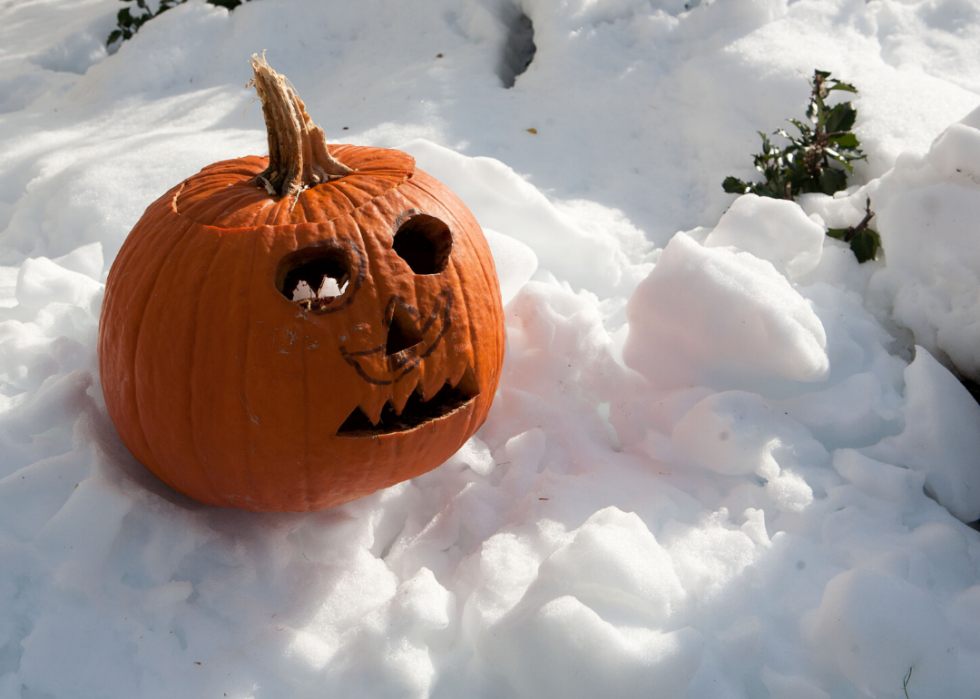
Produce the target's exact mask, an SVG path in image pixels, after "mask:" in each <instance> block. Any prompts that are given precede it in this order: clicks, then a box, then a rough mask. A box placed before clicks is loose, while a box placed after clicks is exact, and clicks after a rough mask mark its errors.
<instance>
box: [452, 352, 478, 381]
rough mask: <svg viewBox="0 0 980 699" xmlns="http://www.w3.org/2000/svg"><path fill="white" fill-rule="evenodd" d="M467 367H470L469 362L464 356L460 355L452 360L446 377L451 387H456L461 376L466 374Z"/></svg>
mask: <svg viewBox="0 0 980 699" xmlns="http://www.w3.org/2000/svg"><path fill="white" fill-rule="evenodd" d="M469 368H470V364H469V362H467V361H466V358H465V357H460V358H459V359H457V360H456V361H455V362H453V366H452V368H451V369H450V370H449V378H448V379H447V381H448V382H449V385H450V386H452V387H453V388H456V386H457V385H458V384H459V382H460V380H461V379H462V378H463V375H464V374H466V370H467V369H469ZM471 373H472V370H471ZM474 380H475V377H474Z"/></svg>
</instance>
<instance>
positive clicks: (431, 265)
mask: <svg viewBox="0 0 980 699" xmlns="http://www.w3.org/2000/svg"><path fill="white" fill-rule="evenodd" d="M391 247H392V249H393V250H394V251H395V252H396V253H397V254H398V256H399V257H401V258H402V259H403V260H405V262H407V263H408V266H409V267H411V268H412V271H413V272H414V273H415V274H439V273H440V272H442V271H443V270H444V269H446V265H447V264H449V255H450V253H452V251H453V234H452V232H450V230H449V226H447V225H446V224H445V223H444V222H442V221H440V220H439V219H437V218H436V217H435V216H429V215H428V214H415V215H414V216H412V217H411V218H408V219H406V220H405V222H404V223H402V224H401V225H400V226H399V227H398V230H397V231H396V232H395V240H394V242H393V244H392V246H391Z"/></svg>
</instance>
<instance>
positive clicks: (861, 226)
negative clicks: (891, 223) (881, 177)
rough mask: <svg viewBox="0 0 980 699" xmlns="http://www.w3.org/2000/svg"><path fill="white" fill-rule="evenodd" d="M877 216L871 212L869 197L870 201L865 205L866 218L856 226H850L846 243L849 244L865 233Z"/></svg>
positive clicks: (845, 236)
mask: <svg viewBox="0 0 980 699" xmlns="http://www.w3.org/2000/svg"><path fill="white" fill-rule="evenodd" d="M874 216H875V213H874V211H872V210H871V197H868V201H867V202H866V203H865V205H864V218H862V219H861V222H860V223H858V225H856V226H848V228H847V233H845V234H844V238H843V240H844V242H845V243H849V242H851V240H852V239H853V238H854V236H855V235H857V234H858V233H860V232H861V231H863V230H864V229H865V228H867V227H868V224H869V223H871V219H873V218H874Z"/></svg>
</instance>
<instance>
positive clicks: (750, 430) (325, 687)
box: [0, 0, 980, 699]
mask: <svg viewBox="0 0 980 699" xmlns="http://www.w3.org/2000/svg"><path fill="white" fill-rule="evenodd" d="M694 5H695V6H694V7H691V8H689V7H688V6H687V5H685V4H684V3H682V2H680V1H679V0H677V1H675V0H665V1H663V2H659V1H658V2H653V3H649V2H640V1H639V0H616V1H614V2H603V3H594V2H584V1H583V2H561V3H558V2H553V1H551V0H524V2H522V3H519V4H512V3H509V2H504V1H503V0H467V1H466V2H463V3H459V2H449V0H432V2H428V3H425V4H424V5H411V6H410V5H408V4H404V3H403V4H399V3H390V2H386V1H384V0H376V1H372V2H364V3H353V4H346V5H343V6H340V5H337V6H330V7H328V6H326V5H324V4H323V3H317V2H315V1H314V0H292V1H291V2H284V1H279V0H253V1H252V2H249V3H246V4H244V5H242V6H240V7H239V8H238V9H236V10H235V11H234V12H233V13H230V14H229V13H228V12H227V11H226V10H223V9H221V8H216V7H214V6H210V5H206V4H204V3H201V2H197V1H192V2H188V3H187V4H185V5H182V6H180V7H178V8H175V9H173V10H170V11H168V12H167V13H166V14H164V15H162V16H161V17H159V18H157V19H155V20H153V21H152V22H150V23H149V24H147V25H145V26H144V27H143V29H141V31H140V32H139V34H138V35H137V37H136V38H135V39H134V40H132V41H129V42H126V43H124V44H123V45H122V47H121V48H120V49H119V51H118V53H116V54H114V55H112V56H108V55H107V53H106V52H105V50H104V47H103V46H102V44H101V38H102V37H103V36H104V35H106V34H107V33H108V31H109V29H110V28H111V26H112V25H113V23H114V14H115V12H116V11H117V10H118V9H119V7H118V3H117V2H115V0H91V1H86V2H72V3H69V2H66V1H59V2H51V3H46V4H37V3H27V4H25V3H19V4H15V5H12V6H10V7H4V8H3V9H0V18H2V20H3V21H0V36H2V37H3V38H4V39H5V41H4V42H0V45H2V46H3V47H4V48H3V53H2V54H0V60H2V61H3V62H4V71H3V76H4V77H3V78H2V79H0V120H2V123H3V126H4V129H3V131H2V134H3V135H2V136H0V454H2V456H0V697H2V698H3V699H6V698H7V697H55V698H57V699H62V698H64V699H69V698H70V699H83V698H86V697H93V698H94V697H100V698H102V697H110V698H116V697H119V698H120V699H121V698H123V697H125V698H126V699H131V698H132V697H147V698H150V697H205V696H216V697H221V696H228V697H234V698H236V699H245V698H246V697H252V698H256V697H297V698H299V697H322V696H324V695H329V696H334V695H336V696H364V697H459V696H474V697H535V698H538V697H559V696H561V697H593V696H597V695H600V694H603V695H605V694H609V695H616V696H623V697H632V696H651V694H653V695H656V696H663V697H679V698H680V697H685V698H687V699H701V698H704V699H707V698H709V697H710V698H711V699H715V698H732V699H734V698H740V697H766V696H769V697H773V698H774V699H800V698H801V697H802V698H806V699H827V698H829V697H834V698H835V699H837V698H841V699H851V698H854V699H856V698H857V697H864V696H873V697H896V696H900V695H901V694H902V693H903V686H902V685H903V678H905V677H906V676H908V672H909V668H912V675H911V677H910V679H909V684H908V692H909V696H912V697H932V696H936V697H940V696H941V697H951V698H957V699H958V698H962V699H972V698H973V697H974V696H975V695H976V687H977V686H980V631H978V629H980V624H978V623H977V620H978V619H980V538H978V535H977V532H976V530H974V529H972V528H970V527H968V526H966V525H965V524H964V523H963V522H964V521H970V520H974V519H976V518H977V517H980V482H978V478H980V476H978V475H977V474H978V473H980V470H978V468H977V465H976V458H977V457H976V455H977V454H978V453H980V444H977V439H978V434H980V412H978V411H980V408H978V407H977V406H976V404H975V403H974V402H972V399H971V398H970V396H969V395H968V393H967V392H966V391H965V389H963V388H962V386H961V385H960V384H959V383H958V382H957V381H956V380H955V378H954V377H953V375H952V374H951V373H950V372H949V370H948V369H947V368H946V367H955V368H956V370H957V371H959V372H960V373H962V374H965V375H970V376H974V375H975V374H976V372H977V368H976V367H977V366H978V364H977V359H976V358H977V356H978V353H977V351H976V350H974V349H972V348H973V347H977V346H980V345H977V343H976V342H974V340H973V335H972V334H971V333H973V332H974V326H975V325H977V324H976V323H974V322H973V321H974V316H975V314H976V289H977V263H978V262H977V261H978V260H980V252H978V250H980V247H978V245H977V244H976V242H975V240H974V236H972V235H970V233H971V230H972V229H971V225H973V224H972V222H973V221H974V220H975V219H976V215H975V214H976V213H977V206H978V204H977V202H978V201H980V194H978V192H977V186H976V182H975V181H974V180H975V179H976V178H975V177H974V175H975V170H976V165H975V164H976V162H977V152H978V151H977V149H978V148H980V140H978V137H977V129H978V128H980V123H978V117H977V113H976V112H974V113H973V114H972V115H971V116H969V117H967V118H966V119H965V120H963V121H962V122H958V120H960V119H961V117H962V115H963V114H965V113H967V112H969V111H970V110H971V109H973V108H975V107H976V103H977V102H978V98H977V92H978V91H980V85H978V84H977V82H976V77H975V76H974V75H972V74H971V73H970V70H969V67H970V66H974V65H976V58H977V56H976V52H977V46H980V41H977V39H978V34H980V14H978V13H977V12H975V11H974V9H973V8H972V7H970V6H967V5H965V4H963V3H960V2H954V1H952V0H949V1H945V2H937V1H933V0H922V1H920V2H906V3H902V2H897V0H875V2H871V3H853V2H845V1H844V0H831V1H829V2H817V1H816V0H799V1H797V2H793V3H788V2H784V1H783V0H765V1H762V2H759V1H756V0H731V1H730V2H714V3H713V2H708V1H706V0H705V1H704V2H701V3H694ZM520 12H524V13H526V15H527V17H528V18H530V20H531V21H532V22H533V26H534V42H535V45H536V48H537V51H536V53H535V55H534V60H533V61H532V63H531V65H530V66H529V68H528V70H527V72H525V73H524V74H522V75H520V76H518V77H517V79H516V83H515V85H514V87H513V88H511V89H504V88H503V87H502V84H501V81H502V77H501V75H500V71H501V68H500V66H501V65H502V63H504V62H506V61H505V60H504V59H505V58H506V55H505V54H506V51H507V50H508V49H507V46H508V42H509V41H511V40H516V39H514V36H513V34H514V32H513V29H512V27H513V23H514V19H515V17H517V16H519V15H520ZM262 48H268V49H269V53H268V56H269V59H270V61H271V62H272V63H273V65H275V66H276V67H277V69H281V70H282V71H283V72H285V73H286V74H287V75H289V76H290V78H291V80H292V81H293V82H294V84H295V85H296V86H297V88H298V90H299V91H300V93H301V94H303V95H304V97H305V98H306V100H307V103H308V105H309V108H310V110H311V112H312V113H313V114H314V115H315V117H316V119H317V120H318V122H319V123H321V124H322V125H323V126H324V128H325V130H326V132H327V134H328V137H329V138H331V139H336V140H341V139H342V140H345V141H351V142H355V143H367V144H372V145H382V146H397V145H401V146H402V147H404V148H405V150H407V151H408V152H410V153H412V154H413V155H414V156H415V157H416V158H417V160H418V162H419V164H420V166H421V167H422V168H423V169H425V170H427V171H428V172H430V173H432V174H433V175H435V176H436V177H439V178H440V179H442V180H443V181H445V182H446V183H447V184H448V185H450V186H451V187H452V188H453V189H454V190H455V191H456V192H458V193H459V194H460V196H461V197H462V198H463V199H464V201H465V202H466V203H467V204H468V205H469V206H470V207H471V208H472V209H473V211H474V213H475V214H476V215H477V217H478V219H479V220H480V221H481V223H482V224H483V225H484V226H485V227H486V228H487V236H488V240H489V242H490V246H491V249H492V251H493V254H494V257H495V260H496V263H497V266H498V270H499V272H500V276H501V286H502V291H503V294H504V300H505V302H506V304H507V306H506V315H507V317H506V324H507V341H508V345H507V358H506V363H505V366H504V373H503V376H502V378H501V383H500V389H499V393H498V395H497V397H496V400H495V403H494V407H493V410H492V411H491V413H490V417H489V419H488V421H487V423H486V424H485V425H484V427H483V428H482V429H481V431H480V432H479V433H478V435H477V436H476V437H474V438H473V439H471V440H470V441H469V442H468V443H467V444H466V445H465V446H464V447H463V449H461V450H460V451H459V452H458V453H457V454H456V455H455V456H453V457H452V458H451V459H450V460H449V461H448V462H447V463H445V464H444V465H443V466H441V467H440V468H438V469H436V470H435V471H432V472H430V473H428V474H425V475H424V476H422V477H419V478H417V479H414V480H412V481H410V482H407V483H402V484H399V485H397V486H395V487H392V488H389V489H387V490H385V491H380V492H378V493H375V494H373V495H371V496H369V497H367V498H364V499H362V500H360V501H357V502H353V503H349V504H347V505H345V506H343V507H339V508H335V509H332V510H327V511H324V512H319V513H310V514H305V515H292V514H254V513H246V512H239V511H234V510H223V509H214V508H208V507H203V506H201V505H199V504H197V503H194V502H191V501H189V500H187V499H186V498H183V497H182V496H180V495H178V494H176V493H175V492H173V491H171V490H170V489H168V488H167V487H166V486H164V485H163V484H161V483H160V482H159V481H157V480H156V479H155V478H153V477H152V476H150V475H149V474H148V473H147V472H146V471H145V470H144V469H142V467H141V466H140V465H139V464H138V463H136V462H135V460H134V459H133V458H132V456H131V455H130V454H129V453H128V452H127V451H126V450H125V448H124V447H123V445H122V444H121V443H120V441H119V439H118V437H117V436H116V434H115V431H114V429H113V427H112V425H111V423H110V422H109V421H108V418H107V416H106V412H105V409H104V405H103V402H102V397H101V393H100V390H99V382H98V377H97V368H96V367H97V362H96V357H95V338H96V328H97V320H98V314H99V307H100V303H101V296H102V284H103V282H104V279H105V275H106V272H107V269H108V267H109V265H111V263H112V260H113V259H114V257H115V254H116V251H117V250H118V248H119V245H120V244H121V242H122V240H123V239H124V237H125V235H126V233H127V232H128V230H129V229H130V227H131V226H132V225H133V223H134V222H135V221H136V220H137V219H138V217H139V215H140V213H141V212H142V210H143V209H144V208H145V206H146V205H147V204H149V203H150V202H151V201H153V200H154V199H155V198H156V197H158V196H159V195H160V194H161V193H162V192H164V191H165V190H166V189H168V188H169V187H170V186H172V185H173V184H174V183H176V182H178V181H180V179H181V178H183V177H185V176H187V175H188V174H191V173H193V172H194V171H196V170H197V169H198V168H200V167H201V166H203V165H205V164H207V163H210V162H212V161H214V160H218V159H223V158H228V157H233V156H237V155H244V154H246V153H253V152H254V153H261V152H264V149H265V137H264V135H263V134H262V132H261V130H260V129H261V126H262V119H261V115H260V113H259V110H258V109H257V108H256V107H254V106H253V107H252V108H251V109H249V110H248V111H247V112H246V113H245V115H244V116H242V112H243V111H244V109H245V107H246V106H247V105H248V103H249V101H250V100H251V95H250V94H249V93H248V91H246V90H245V89H244V88H243V87H242V86H243V85H244V82H245V81H246V79H247V78H248V69H247V65H246V64H245V57H246V56H247V55H249V54H250V53H251V52H253V51H255V50H260V49H262ZM440 55H441V57H440ZM814 67H819V68H822V69H828V70H832V71H834V73H835V74H836V75H839V76H840V77H842V78H844V79H847V80H849V81H851V82H854V83H856V84H857V85H858V86H859V87H860V88H861V94H860V95H859V96H858V98H857V107H858V109H859V110H860V119H859V122H858V126H857V130H858V133H859V135H860V137H861V138H862V140H863V141H864V143H865V146H866V147H867V150H868V152H869V162H868V163H867V164H862V165H861V168H860V170H859V173H858V177H857V179H856V180H855V181H856V182H859V183H863V185H862V186H860V187H856V188H854V189H853V190H850V191H848V192H845V193H843V194H842V195H840V196H838V197H836V198H832V197H825V196H818V195H811V196H808V197H805V198H804V199H803V200H802V202H801V203H802V206H801V205H797V204H794V203H789V202H781V201H770V200H762V199H759V198H757V197H752V196H744V197H740V198H737V199H734V200H733V199H732V197H730V196H728V195H725V194H724V193H723V191H722V189H721V186H720V182H721V181H722V179H723V178H724V176H725V175H728V174H734V175H737V176H741V177H747V176H748V177H750V176H752V172H751V170H750V162H751V161H750V159H749V155H748V154H749V153H751V152H752V150H753V149H754V148H755V146H756V143H757V141H756V138H757V137H756V134H755V131H756V130H757V129H763V130H766V131H768V130H772V129H775V128H777V127H778V126H780V125H781V124H782V122H781V119H782V118H783V117H784V116H791V115H800V114H801V112H802V109H803V106H804V104H805V100H806V84H805V77H806V76H807V75H809V74H811V72H812V70H813V68H814ZM951 124H952V126H950V125H951ZM947 127H949V128H948V129H947ZM531 128H533V129H535V131H536V133H530V132H529V131H528V129H531ZM944 129H947V130H946V131H943V130H944ZM937 134H940V137H939V138H938V139H937V140H936V141H935V143H934V144H933V145H932V146H930V143H931V142H932V141H933V139H935V138H936V135H937ZM903 152H906V154H905V155H901V153H903ZM892 166H894V169H891V168H892ZM868 196H870V197H871V199H872V208H873V209H874V210H875V211H876V212H877V214H878V216H877V218H876V220H875V222H874V224H873V225H874V226H876V227H877V229H878V230H879V231H880V233H881V235H882V238H883V241H884V248H885V257H884V258H883V259H881V260H879V261H877V262H872V263H868V264H866V265H862V266H859V265H858V264H857V263H856V261H855V260H854V257H853V255H852V254H851V252H850V250H849V249H847V247H846V246H844V245H843V244H842V243H840V242H838V241H835V240H830V239H827V238H826V237H825V236H824V230H825V227H826V226H828V225H829V226H834V227H842V226H844V227H846V226H848V225H853V224H854V223H855V222H856V221H858V220H860V218H861V215H862V213H863V207H864V203H865V200H866V198H867V197H868ZM729 206H730V208H729ZM726 209H727V211H726ZM677 230H684V231H687V232H685V233H678V234H676V235H674V234H675V232H676V231H677ZM971 314H972V315H971ZM916 345H919V347H916Z"/></svg>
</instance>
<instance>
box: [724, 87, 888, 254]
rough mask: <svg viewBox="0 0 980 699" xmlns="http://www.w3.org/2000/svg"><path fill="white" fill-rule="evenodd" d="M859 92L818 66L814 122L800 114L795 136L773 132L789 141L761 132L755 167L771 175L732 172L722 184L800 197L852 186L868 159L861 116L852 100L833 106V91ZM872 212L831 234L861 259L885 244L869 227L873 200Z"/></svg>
mask: <svg viewBox="0 0 980 699" xmlns="http://www.w3.org/2000/svg"><path fill="white" fill-rule="evenodd" d="M834 91H841V92H850V93H853V94H857V88H856V87H854V86H853V85H851V84H850V83H845V82H841V81H840V80H837V79H836V78H832V77H830V73H829V72H827V71H824V70H815V71H813V79H812V80H810V104H809V105H808V106H807V110H806V117H807V120H808V121H809V123H808V124H807V123H804V122H802V121H800V120H798V119H789V120H788V121H789V122H790V123H791V124H792V125H793V126H794V127H795V128H796V130H797V131H798V132H799V135H798V136H791V135H790V134H789V133H787V132H786V130H785V129H778V130H777V131H775V132H773V135H775V136H781V137H782V138H784V139H786V140H787V141H789V145H786V146H777V145H775V144H773V143H772V141H770V140H769V137H768V136H766V134H764V133H763V132H761V131H759V132H758V133H759V137H760V138H761V139H762V152H761V153H758V154H756V155H755V156H754V164H755V169H756V170H758V171H759V172H761V173H762V175H763V176H764V177H765V181H764V182H744V181H742V180H740V179H738V178H737V177H731V176H729V177H726V178H725V181H724V182H723V183H722V187H723V188H724V190H725V191H726V192H728V193H730V194H757V195H759V196H760V197H771V198H773V199H790V200H792V199H795V198H796V197H797V196H798V195H800V194H805V193H808V192H820V193H823V194H834V193H835V192H839V191H841V190H842V189H846V188H847V177H848V175H852V174H854V166H853V165H852V164H851V163H853V162H854V161H855V160H866V159H867V156H865V154H864V153H863V152H862V151H861V142H860V141H858V138H857V136H855V135H854V133H852V132H851V129H852V128H854V122H855V121H856V120H857V110H856V109H855V108H854V106H853V105H852V104H851V103H850V102H841V103H839V104H836V105H834V106H832V107H831V106H828V105H827V102H826V100H827V98H828V97H829V96H830V93H831V92H834ZM866 212H867V215H866V216H865V218H864V220H863V221H861V223H859V224H858V225H857V226H852V227H850V228H846V229H844V228H835V229H831V230H829V231H827V235H829V236H831V237H833V238H838V239H840V240H843V241H845V242H848V243H850V244H851V250H853V251H854V254H855V255H856V256H857V258H858V261H859V262H866V261H867V260H873V259H875V257H876V256H877V254H878V249H879V248H880V246H881V237H880V236H879V235H878V234H877V233H876V232H875V231H873V230H871V229H870V228H868V222H869V221H870V220H871V218H872V217H873V216H874V214H873V213H872V212H871V201H870V199H869V200H868V208H867V209H866Z"/></svg>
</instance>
